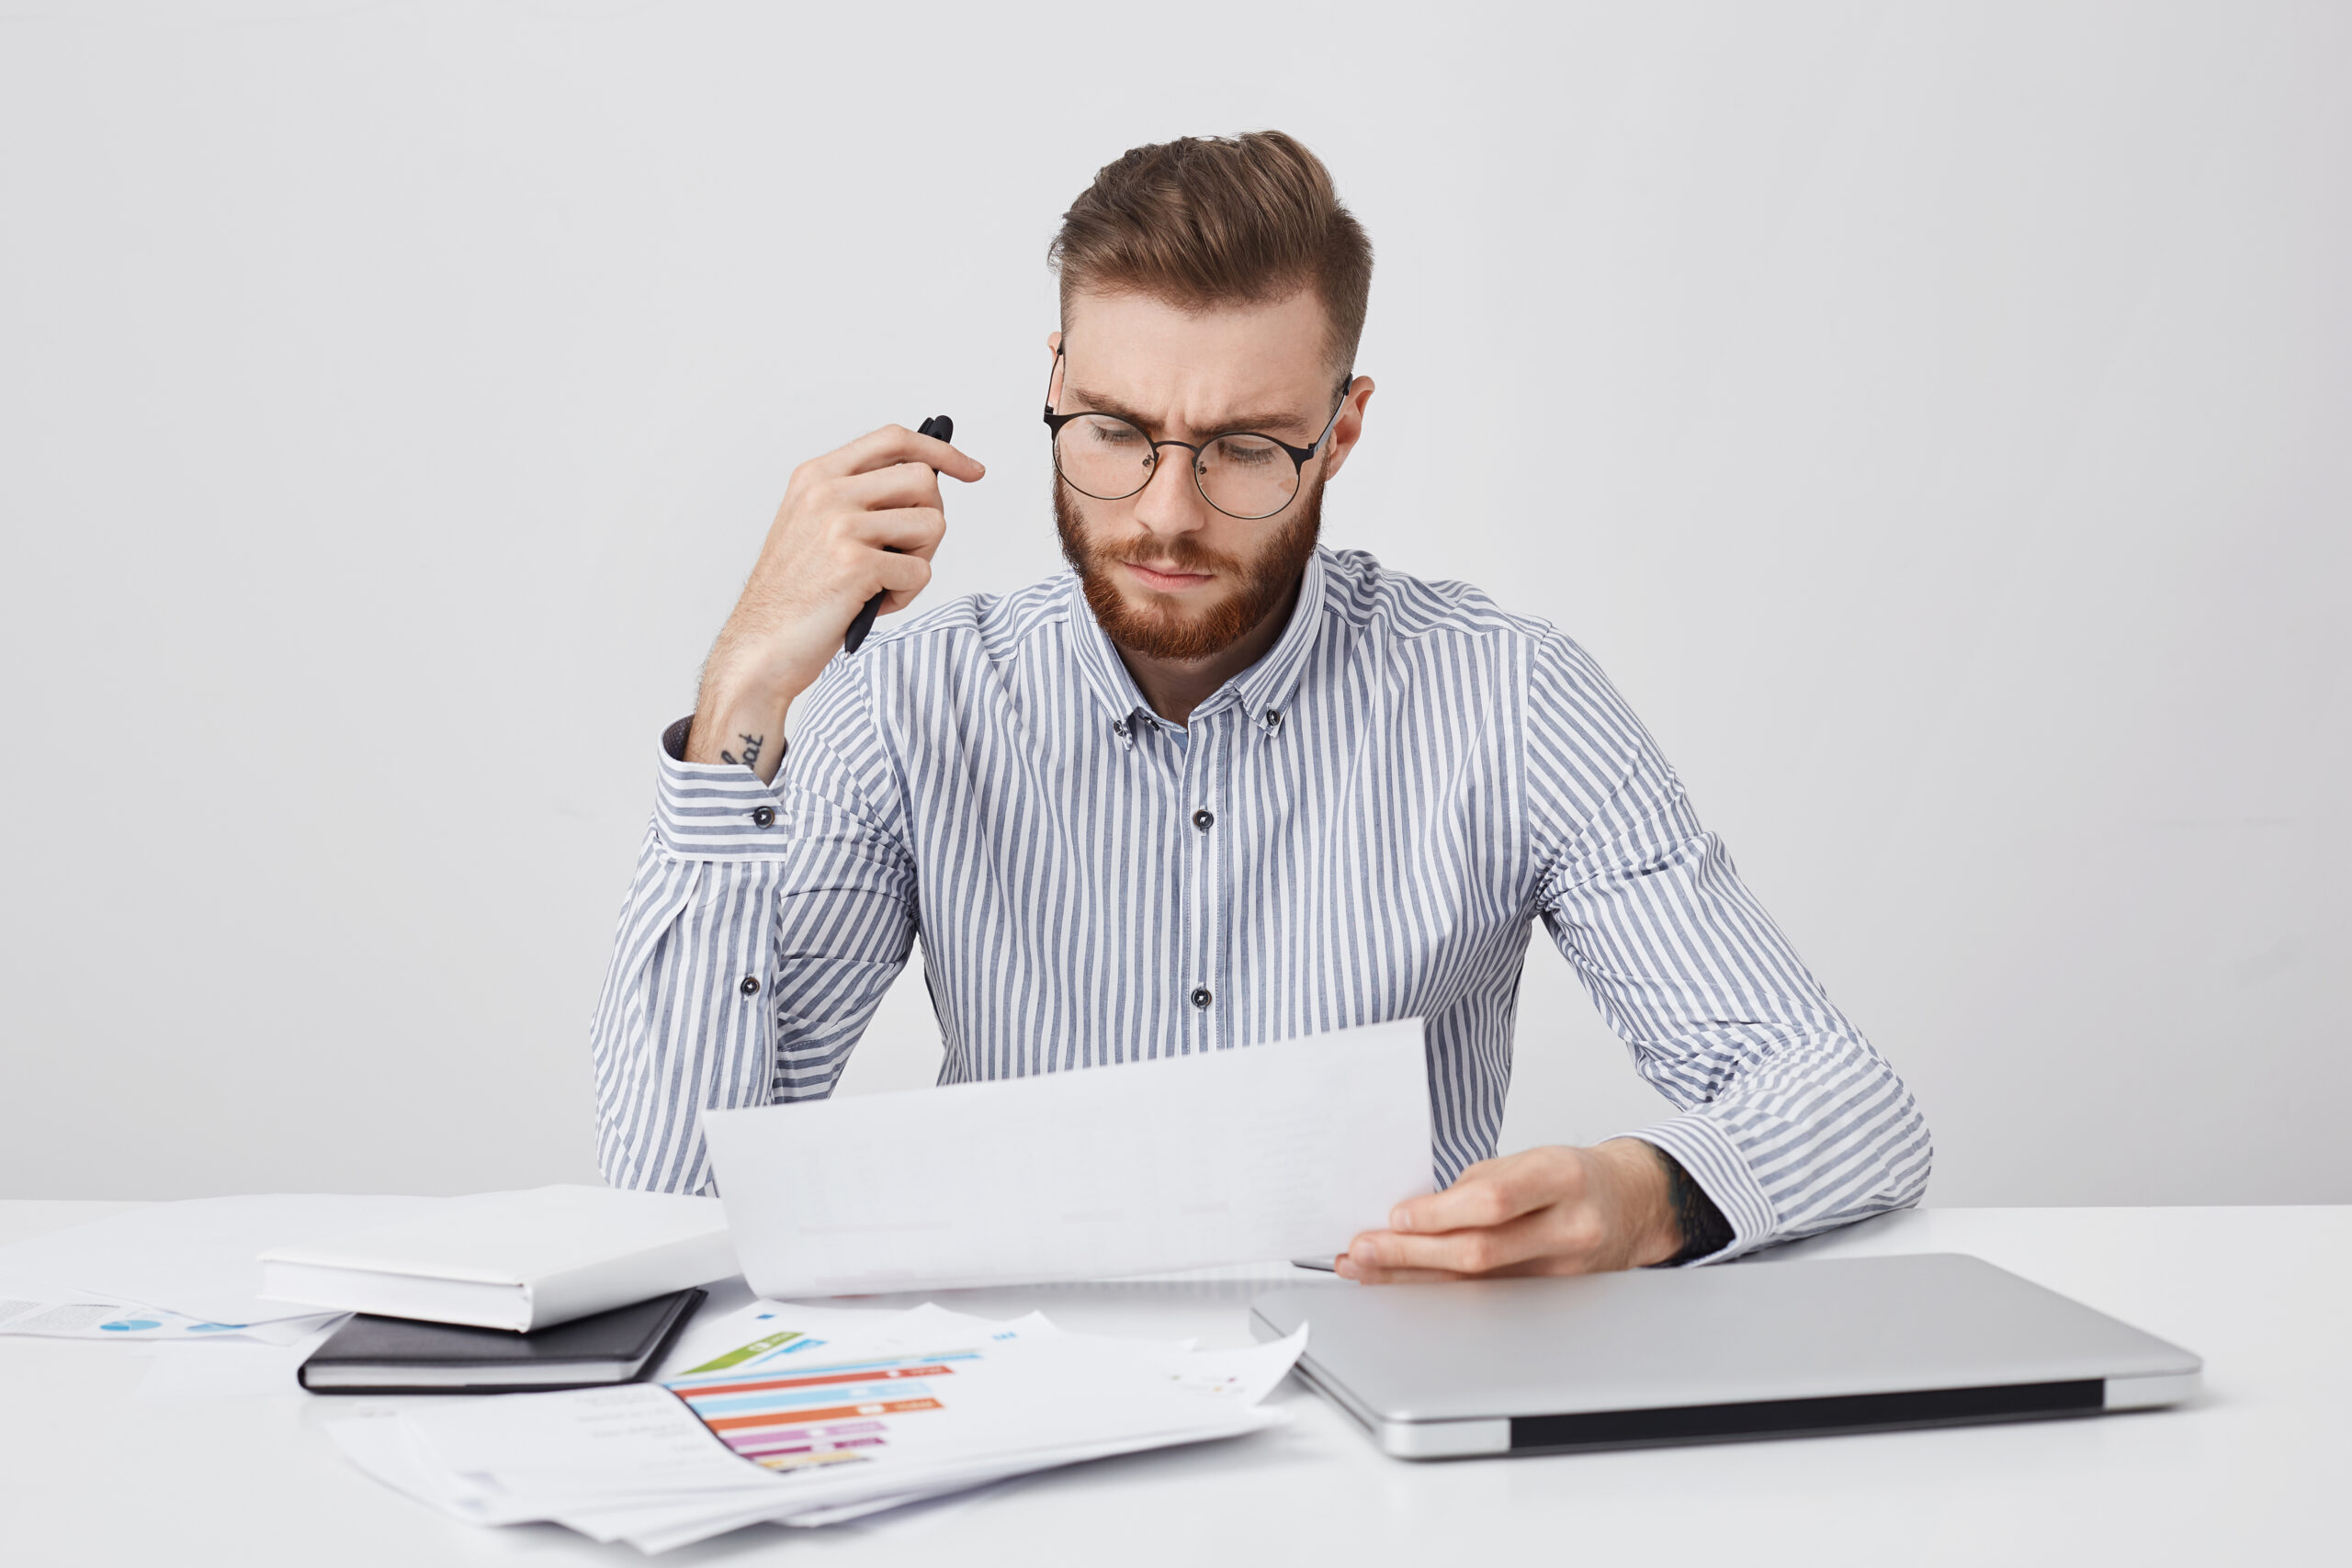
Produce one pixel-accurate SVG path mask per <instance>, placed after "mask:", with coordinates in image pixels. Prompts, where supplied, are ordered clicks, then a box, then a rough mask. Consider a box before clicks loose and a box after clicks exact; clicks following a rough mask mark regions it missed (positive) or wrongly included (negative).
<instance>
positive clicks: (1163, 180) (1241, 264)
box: [1046, 130, 1372, 371]
mask: <svg viewBox="0 0 2352 1568" xmlns="http://www.w3.org/2000/svg"><path fill="white" fill-rule="evenodd" d="M1046 261H1047V263H1048V264H1049V265H1052V266H1053V267H1055V268H1056V269H1057V270H1058V271H1059V272H1060V274H1061V309H1062V321H1063V324H1064V325H1065V326H1067V325H1068V324H1069V302H1070V299H1071V297H1072V296H1073V295H1075V294H1078V293H1080V292H1081V291H1085V292H1103V293H1114V294H1115V293H1133V294H1141V295H1144V296H1146V297H1147V298H1149V299H1162V300H1165V301H1167V302H1168V303H1169V304H1171V305H1174V306H1176V307H1178V308H1179V309H1181V310H1205V309H1207V308H1208V307H1210V306H1213V305H1225V304H1260V303H1263V302H1266V301H1270V300H1275V299H1287V298H1289V297H1290V296H1291V295H1292V294H1294V293H1295V292H1296V291H1298V290H1299V289H1300V288H1312V289H1314V290H1315V292H1316V294H1317V297H1318V298H1319V299H1321V300H1322V301H1323V309H1324V310H1325V312H1326V314H1327V315H1328V317H1329V322H1330V356H1331V361H1332V364H1333V367H1335V368H1336V369H1339V370H1341V371H1346V370H1349V369H1351V367H1353V366H1354V364H1355V355H1356V343H1357V340H1358V339H1359V338H1361V337H1362V336H1363V312H1364V302H1365V300H1366V299H1368V298H1369V297H1370V296H1371V293H1372V241H1371V239H1370V238H1369V237H1368V236H1367V235H1366V234H1365V233H1364V231H1363V224H1361V223H1358V222H1357V221H1356V220H1355V217H1354V215H1353V214H1352V213H1351V212H1349V210H1348V209H1347V208H1346V207H1344V206H1343V205H1341V203H1340V197H1339V193H1338V192H1337V191H1336V190H1334V189H1333V188H1332V186H1331V171H1330V170H1329V169H1327V168H1325V167H1324V166H1323V160H1321V159H1320V158H1317V156H1316V155H1315V154H1314V153H1312V152H1308V151H1307V150H1306V148H1305V147H1304V146H1303V145H1301V144H1300V143H1299V141H1298V140H1297V139H1296V138H1295V137H1291V136H1286V135H1284V134H1283V132H1281V131H1279V130H1252V131H1246V132H1244V133H1243V134H1241V135H1239V136H1187V137H1184V138H1182V139H1181V140H1179V141H1161V142H1158V143H1155V144H1154V145H1152V146H1148V147H1134V148H1130V149H1128V150H1127V151H1126V152H1124V153H1122V154H1120V156H1119V157H1118V158H1116V159H1114V161H1112V162H1111V163H1108V164H1103V167H1102V168H1101V169H1099V170H1097V171H1096V172H1095V175H1094V183H1093V184H1092V185H1091V186H1087V188H1086V189H1085V191H1084V192H1083V193H1081V194H1080V197H1079V198H1078V199H1077V200H1076V201H1074V202H1072V203H1070V208H1069V211H1068V212H1065V213H1063V214H1062V226H1061V231H1060V232H1059V233H1057V234H1056V235H1055V236H1054V243H1053V244H1052V245H1051V246H1050V247H1049V248H1048V249H1047V251H1046Z"/></svg>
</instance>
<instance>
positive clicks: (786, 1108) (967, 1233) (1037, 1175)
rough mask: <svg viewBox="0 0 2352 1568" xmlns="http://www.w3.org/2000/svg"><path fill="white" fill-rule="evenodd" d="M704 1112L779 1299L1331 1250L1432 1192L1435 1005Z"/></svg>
mask: <svg viewBox="0 0 2352 1568" xmlns="http://www.w3.org/2000/svg"><path fill="white" fill-rule="evenodd" d="M702 1122H703V1129H704V1132H705V1134H706V1135H707V1137H708V1139H709V1144H710V1153H711V1160H712V1165H713V1168H714V1169H715V1170H716V1171H717V1174H718V1187H719V1192H720V1194H721V1196H722V1197H723V1198H724V1199H725V1201H726V1204H727V1214H728V1220H729V1224H730V1225H731V1227H732V1229H733V1231H734V1235H735V1250H736V1255H737V1257H738V1258H740V1259H741V1262H742V1265H743V1272H744V1276H745V1278H746V1279H748V1280H750V1282H751V1285H752V1289H753V1290H755V1291H757V1292H759V1293H760V1294H761V1295H763V1296H771V1297H775V1296H781V1297H793V1296H824V1295H839V1294H846V1293H854V1292H881V1291H910V1290H939V1289H952V1288H955V1287H959V1286H967V1285H990V1284H1008V1283H1029V1282H1037V1281H1044V1280H1075V1279H1101V1278H1105V1277H1110V1276H1114V1275H1122V1274H1146V1273H1152V1272H1159V1271H1167V1270H1173V1269H1195V1268H1203V1267H1206V1266H1209V1265H1213V1264H1225V1263H1238V1262H1244V1261H1252V1260H1257V1259H1262V1258H1293V1257H1301V1256H1327V1255H1330V1254H1334V1253H1337V1252H1339V1251H1340V1249H1341V1248H1343V1247H1346V1246H1347V1244H1348V1242H1349V1240H1350V1238H1351V1237H1352V1236H1354V1235H1356V1234H1357V1233H1358V1232H1359V1231H1363V1230H1366V1229H1371V1228H1374V1227H1377V1226H1379V1225H1381V1224H1385V1222H1386V1219H1387V1215H1388V1212H1389V1210H1390V1209H1391V1208H1392V1207H1393V1206H1394V1205H1395V1204H1396V1203H1397V1201H1399V1200H1401V1199H1405V1198H1408V1197H1412V1196H1415V1195H1417V1194H1419V1193H1422V1192H1426V1191H1428V1190H1430V1113H1429V1076H1428V1067H1427V1065H1426V1062H1425V1059H1424V1054H1423V1049H1422V1043H1421V1024H1420V1021H1419V1019H1408V1020H1404V1021H1398V1022H1395V1023H1384V1024H1376V1025H1374V1026H1372V1027H1370V1028H1365V1029H1351V1030H1344V1031H1340V1032H1336V1033H1331V1034H1323V1035H1317V1036H1314V1037H1311V1038H1308V1039H1304V1040H1293V1041H1286V1042H1283V1043H1279V1044H1270V1045H1257V1046H1252V1047H1250V1048H1249V1049H1247V1050H1237V1051H1220V1052H1214V1053H1210V1054H1207V1055H1198V1056H1181V1057H1175V1058H1172V1059H1169V1060H1164V1061H1158V1062H1138V1063H1128V1064H1125V1065H1122V1066H1106V1067H1091V1068H1087V1069H1083V1070H1080V1071H1074V1072H1063V1073H1049V1074H1046V1075H1044V1076H1042V1077H1029V1078H1018V1079H1009V1080H1001V1081H998V1082H993V1083H975V1084H955V1085H950V1086H947V1087H945V1088H941V1089H913V1090H909V1091H905V1092H901V1093H896V1094H874V1095H860V1096H855V1097H852V1098H849V1099H842V1100H809V1101H803V1102H801V1103H798V1104H793V1105H775V1106H764V1107H761V1108H759V1109H756V1110H750V1111H707V1112H705V1113H704V1115H703V1119H702Z"/></svg>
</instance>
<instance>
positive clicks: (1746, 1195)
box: [1625, 1111, 1780, 1263]
mask: <svg viewBox="0 0 2352 1568" xmlns="http://www.w3.org/2000/svg"><path fill="white" fill-rule="evenodd" d="M1625 1135H1626V1136H1627V1137H1629V1138H1639V1139H1641V1140H1642V1142H1644V1143H1645V1144H1652V1145H1657V1147H1658V1148H1661V1149H1663V1150H1665V1151H1666V1152H1667V1153H1668V1154H1669V1155H1671V1156H1674V1158H1675V1160H1676V1161H1677V1162H1678V1163H1679V1164H1680V1165H1681V1167H1682V1168H1683V1169H1684V1170H1686V1171H1688V1172H1689V1173H1690V1175H1691V1180H1692V1181H1694V1182H1696V1183H1697V1184H1698V1187H1699V1190H1700V1191H1702V1192H1704V1193H1705V1194H1706V1195H1707V1196H1708V1198H1709V1199H1711V1200H1713V1202H1714V1205H1715V1207H1716V1208H1717V1209H1719V1210H1721V1211H1722V1212H1723V1216H1724V1219H1725V1220H1727V1221H1729V1222H1730V1223H1731V1245H1730V1246H1728V1247H1724V1248H1723V1249H1722V1250H1721V1251H1720V1252H1711V1253H1709V1254H1707V1255H1706V1256H1705V1257H1704V1258H1691V1262H1692V1263H1720V1262H1723V1261H1724V1260H1725V1259H1727V1258H1736V1257H1738V1256H1739V1255H1740V1254H1741V1253H1743V1252H1751V1251H1753V1250H1755V1249H1756V1248H1757V1247H1761V1246H1763V1245H1764V1244H1765V1243H1766V1242H1768V1241H1770V1240H1771V1239H1772V1237H1773V1235H1774V1234H1775V1233H1776V1232H1777V1231H1778V1230H1779V1229H1780V1221H1779V1218H1778V1217H1777V1216H1776V1215H1774V1213H1772V1200H1771V1199H1770V1198H1769V1197H1767V1196H1766V1195H1765V1192H1764V1189H1763V1186H1762V1185H1761V1184H1760V1183H1758V1181H1757V1179H1756V1176H1755V1173H1754V1172H1753V1171H1751V1170H1749V1169H1748V1168H1747V1160H1746V1159H1744V1158H1742V1157H1741V1156H1740V1152H1739V1149H1738V1146H1737V1145H1735V1144H1734V1143H1733V1142H1732V1141H1731V1134H1728V1133H1725V1132H1724V1130H1723V1129H1722V1128H1721V1127H1719V1126H1717V1125H1716V1124H1715V1122H1714V1121H1713V1118H1711V1117H1709V1116H1707V1115H1705V1114H1704V1113H1703V1112H1700V1111H1691V1112H1687V1113H1685V1114H1683V1115H1680V1116H1677V1117H1675V1118H1674V1119H1673V1120H1672V1121H1669V1122H1657V1124H1656V1125H1654V1126H1648V1127H1644V1128H1642V1129H1641V1130H1639V1131H1638V1132H1634V1133H1628V1134H1625Z"/></svg>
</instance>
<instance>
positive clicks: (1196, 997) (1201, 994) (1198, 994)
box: [1193, 986, 1216, 1008]
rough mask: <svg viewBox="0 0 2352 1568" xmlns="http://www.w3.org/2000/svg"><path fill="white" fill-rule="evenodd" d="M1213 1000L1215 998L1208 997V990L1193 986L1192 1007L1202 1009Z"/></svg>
mask: <svg viewBox="0 0 2352 1568" xmlns="http://www.w3.org/2000/svg"><path fill="white" fill-rule="evenodd" d="M1215 1000H1216V998H1215V997H1213V996H1211V995H1209V988H1208V987H1206V986H1195V987H1193V1006H1194V1007H1196V1008H1204V1007H1206V1006H1208V1005H1209V1003H1211V1002H1213V1001H1215Z"/></svg>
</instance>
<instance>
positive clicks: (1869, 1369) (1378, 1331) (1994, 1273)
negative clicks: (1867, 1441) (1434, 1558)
mask: <svg viewBox="0 0 2352 1568" xmlns="http://www.w3.org/2000/svg"><path fill="white" fill-rule="evenodd" d="M1302 1323H1304V1324H1307V1325H1310V1332H1309V1333H1308V1335H1307V1341H1306V1355H1305V1356H1304V1357H1302V1358H1301V1359H1300V1360H1299V1363H1298V1372H1299V1375H1300V1376H1301V1377H1302V1378H1304V1379H1305V1380H1306V1382H1308V1383H1309V1384H1310V1385H1311V1386H1313V1387H1314V1388H1316V1389H1317V1390H1318V1391H1320V1392H1321V1393H1324V1394H1325V1395H1326V1396H1328V1397H1329V1399H1330V1400H1331V1402H1332V1403H1333V1404H1337V1405H1339V1407H1340V1409H1342V1410H1344V1411H1346V1412H1347V1413H1348V1414H1349V1415H1350V1416H1353V1417H1355V1419H1356V1420H1357V1421H1358V1422H1359V1423H1361V1424H1362V1425H1363V1427H1364V1428H1365V1430H1366V1431H1368V1432H1370V1433H1371V1435H1372V1438H1373V1440H1374V1442H1376V1443H1378V1444H1379V1446H1380V1448H1381V1449H1382V1450H1384V1451H1385V1452H1387V1453H1391V1454H1394V1455H1396V1456H1397V1457H1398V1458H1400V1459H1453V1458H1460V1457H1465V1456H1469V1455H1475V1454H1518V1453H1544V1452H1559V1451H1563V1450H1579V1449H1614V1448H1640V1447H1649V1446H1655V1445H1659V1444H1668V1443H1697V1442H1717V1441H1724V1440H1726V1439H1736V1438H1775V1437H1794V1436H1799V1435H1806V1434H1826V1433H1831V1432H1868V1431H1879V1430H1884V1429H1890V1428H1895V1427H1940V1426H1948V1425H1955V1424H1960V1423H1970V1422H1984V1421H2018V1420H2028V1419H2033V1418H2037V1417H2043V1416H2095V1415H2098V1414H2101V1413H2103V1412H2106V1411H2111V1410H2138V1409H2144V1408H2148V1407H2152V1406H2156V1405H2165V1404H2177V1403H2179V1402H2180V1401H2182V1400H2185V1399H2187V1398H2188V1397H2190V1396H2191V1395H2192V1394H2194V1393H2196V1392H2197V1388H2198V1382H2199V1374H2200V1371H2201V1370H2202V1367H2203V1363H2202V1362H2201V1361H2200V1360H2199V1359H2198V1358H2197V1357H2196V1356H2194V1355H2192V1354H2190V1353H2189V1352H2188V1351H2187V1350H2184V1349H2182V1348H2180V1347H2178V1346H2177V1345H2171V1344H2167V1343H2165V1341H2164V1340H2162V1339H2159V1338H2157V1337H2154V1335H2151V1334H2143V1333H2142V1332H2141V1331H2140V1330H2139V1329H2136V1328H2133V1327H2132V1326H2131V1325H2129V1324H2126V1323H2120V1322H2118V1321H2116V1320H2115V1319H2114V1318H2111V1317H2109V1316H2108V1315H2107V1314H2104V1313H2098V1312H2094V1311H2092V1310H2091V1309H2090V1308H2089V1307H2086V1306H2084V1305H2083V1304H2082V1303H2079V1302H2075V1301H2071V1300H2069V1299H2068V1298H2066V1297H2064V1296H2062V1295H2060V1294H2058V1293H2057V1292H2054V1291H2047V1290H2044V1289H2042V1288H2041V1286H2040V1285H2036V1284H2034V1283H2032V1282H2031V1281H2030V1280H2021V1279H2019V1278H2018V1276H2016V1275H2015V1274H2011V1273H2009V1272H2007V1270H2005V1269H1996V1268H1995V1267H1994V1266H1993V1265H1992V1264H1990V1263H1987V1262H1985V1261H1984V1260H1983V1259H1982V1258H1968V1257H1963V1256H1962V1255H1960V1254H1957V1253H1927V1254H1918V1255H1914V1256H1910V1257H1901V1258H1826V1259H1822V1260H1820V1261H1817V1262H1781V1263H1773V1264H1769V1265H1767V1264H1755V1265H1743V1264H1729V1265H1722V1266H1718V1267H1714V1268H1708V1269H1633V1270H1630V1271H1628V1272H1625V1273H1618V1274H1591V1275H1584V1276H1580V1277H1577V1278H1573V1279H1528V1280H1460V1281H1455V1282H1451V1283H1444V1284H1418V1285H1378V1286H1358V1285H1350V1284H1344V1283H1340V1282H1338V1281H1334V1282H1332V1283H1330V1284H1316V1285H1306V1286H1301V1287H1297V1288H1295V1289H1291V1290H1284V1291H1275V1292H1271V1293H1269V1294H1266V1295H1262V1296H1260V1297H1258V1298H1257V1299H1256V1300H1254V1301H1253V1302H1252V1303H1250V1328H1251V1330H1252V1331H1253V1332H1254V1333H1255V1334H1256V1335H1257V1336H1258V1337H1260V1338H1261V1339H1272V1338H1280V1337H1283V1336H1285V1335H1288V1334H1290V1333H1292V1332H1294V1331H1295V1330H1296V1329H1297V1327H1298V1326H1299V1325H1300V1324H1302Z"/></svg>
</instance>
